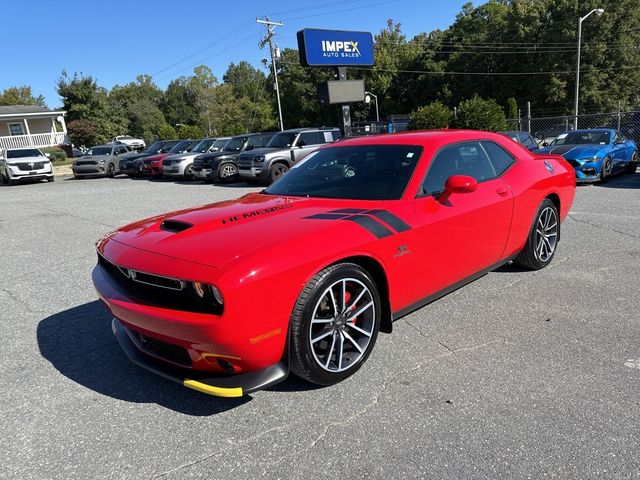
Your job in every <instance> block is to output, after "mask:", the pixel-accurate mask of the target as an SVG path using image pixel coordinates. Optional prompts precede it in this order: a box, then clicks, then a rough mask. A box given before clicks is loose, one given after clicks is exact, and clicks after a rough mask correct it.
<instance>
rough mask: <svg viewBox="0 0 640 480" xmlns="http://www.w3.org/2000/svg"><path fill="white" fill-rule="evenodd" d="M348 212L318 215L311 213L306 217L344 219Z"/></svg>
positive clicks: (313, 218)
mask: <svg viewBox="0 0 640 480" xmlns="http://www.w3.org/2000/svg"><path fill="white" fill-rule="evenodd" d="M346 216H347V214H342V215H340V214H338V213H317V214H316V215H311V216H309V217H304V218H308V219H312V220H342V219H343V218H344V217H346Z"/></svg>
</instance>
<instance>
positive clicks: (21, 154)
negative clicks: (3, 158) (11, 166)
mask: <svg viewBox="0 0 640 480" xmlns="http://www.w3.org/2000/svg"><path fill="white" fill-rule="evenodd" d="M42 156H43V155H42V153H41V152H40V150H38V149H37V148H25V149H22V150H7V158H26V157H42Z"/></svg>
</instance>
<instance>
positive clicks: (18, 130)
mask: <svg viewBox="0 0 640 480" xmlns="http://www.w3.org/2000/svg"><path fill="white" fill-rule="evenodd" d="M9 135H12V136H13V135H24V130H23V129H22V124H21V123H10V124H9Z"/></svg>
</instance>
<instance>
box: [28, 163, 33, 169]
mask: <svg viewBox="0 0 640 480" xmlns="http://www.w3.org/2000/svg"><path fill="white" fill-rule="evenodd" d="M29 168H30V169H31V170H33V162H29Z"/></svg>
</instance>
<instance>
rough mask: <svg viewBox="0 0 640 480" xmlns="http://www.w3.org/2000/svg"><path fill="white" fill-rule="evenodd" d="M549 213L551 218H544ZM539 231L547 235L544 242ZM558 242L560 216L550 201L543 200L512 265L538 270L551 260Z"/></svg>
mask: <svg viewBox="0 0 640 480" xmlns="http://www.w3.org/2000/svg"><path fill="white" fill-rule="evenodd" d="M549 211H550V212H551V218H549V217H546V215H547V214H548V213H547V212H549ZM547 219H548V220H547ZM554 222H555V224H554ZM541 231H542V232H545V233H546V234H547V235H548V236H546V235H545V237H546V238H547V241H546V242H545V241H544V240H542V239H541ZM559 240H560V216H559V215H558V209H557V208H556V206H555V204H554V203H553V202H552V201H551V200H549V199H548V198H545V199H544V200H543V201H542V203H541V204H540V206H539V207H538V210H537V211H536V214H535V216H534V217H533V223H532V224H531V229H530V231H529V235H528V237H527V243H526V244H525V246H524V248H523V249H522V251H521V252H520V253H519V254H518V256H517V257H516V258H515V260H514V261H513V263H515V264H516V265H519V266H521V267H524V268H529V269H531V270H540V269H541V268H544V267H546V266H547V265H549V264H550V263H551V260H553V256H554V255H555V253H556V249H557V247H558V241H559ZM540 242H543V243H545V245H544V246H542V247H541V246H540Z"/></svg>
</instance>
